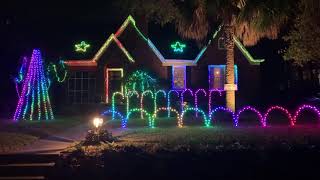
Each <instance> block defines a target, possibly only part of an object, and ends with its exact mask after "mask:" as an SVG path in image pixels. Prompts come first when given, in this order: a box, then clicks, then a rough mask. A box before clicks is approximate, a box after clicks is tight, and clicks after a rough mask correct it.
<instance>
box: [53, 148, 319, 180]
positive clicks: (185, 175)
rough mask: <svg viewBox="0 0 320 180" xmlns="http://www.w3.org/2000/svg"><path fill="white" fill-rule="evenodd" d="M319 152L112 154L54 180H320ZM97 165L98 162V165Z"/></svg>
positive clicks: (63, 168)
mask: <svg viewBox="0 0 320 180" xmlns="http://www.w3.org/2000/svg"><path fill="white" fill-rule="evenodd" d="M319 154H320V153H319V152H311V151H309V152H302V151H301V152H284V151H273V152H272V151H269V152H251V151H243V152H239V151H238V152H232V151H230V152H215V153H210V152H207V153H202V154H193V153H191V152H189V153H167V152H162V153H158V154H156V155H147V154H144V153H141V152H135V153H121V152H109V153H105V154H104V155H103V156H101V157H100V158H101V159H98V160H97V159H94V158H93V159H85V160H83V162H82V163H81V166H79V167H72V168H71V167H70V166H69V165H70V164H72V162H70V161H72V159H67V161H65V162H60V163H58V164H57V171H58V172H57V173H55V174H53V177H52V179H177V178H178V179H208V178H210V179H319V178H320V175H319V162H320V161H319V160H320V156H319ZM97 162H99V163H98V164H97Z"/></svg>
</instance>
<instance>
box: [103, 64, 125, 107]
mask: <svg viewBox="0 0 320 180" xmlns="http://www.w3.org/2000/svg"><path fill="white" fill-rule="evenodd" d="M122 78H123V69H122V68H106V76H105V93H106V103H110V101H111V98H112V94H113V93H114V92H121V93H123V84H122Z"/></svg>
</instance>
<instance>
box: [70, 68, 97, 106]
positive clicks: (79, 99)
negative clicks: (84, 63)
mask: <svg viewBox="0 0 320 180" xmlns="http://www.w3.org/2000/svg"><path fill="white" fill-rule="evenodd" d="M95 90H96V78H95V75H94V73H92V72H86V71H83V72H71V73H70V77H69V79H68V101H69V102H70V103H72V104H89V103H93V102H94V99H95V94H96V93H95Z"/></svg>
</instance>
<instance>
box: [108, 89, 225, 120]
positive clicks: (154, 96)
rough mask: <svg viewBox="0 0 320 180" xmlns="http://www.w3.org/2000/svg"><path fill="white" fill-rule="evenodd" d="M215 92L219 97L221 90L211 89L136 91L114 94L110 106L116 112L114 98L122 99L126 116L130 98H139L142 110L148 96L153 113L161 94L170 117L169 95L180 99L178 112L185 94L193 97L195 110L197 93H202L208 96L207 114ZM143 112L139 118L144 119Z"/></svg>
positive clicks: (182, 107) (182, 106)
mask: <svg viewBox="0 0 320 180" xmlns="http://www.w3.org/2000/svg"><path fill="white" fill-rule="evenodd" d="M214 92H216V93H218V95H219V96H221V95H222V93H221V92H222V91H221V90H218V89H211V90H208V92H207V91H206V90H204V89H198V90H196V91H195V92H193V91H192V90H191V89H184V90H181V93H179V91H177V90H170V91H168V92H166V91H164V90H158V91H156V92H154V93H153V92H152V91H151V90H146V91H144V92H142V93H141V94H140V95H139V93H138V92H137V91H129V92H128V93H126V94H123V93H121V92H115V93H113V95H112V102H111V106H112V111H114V112H115V111H116V107H115V106H116V103H115V97H116V96H120V97H121V98H122V99H126V113H127V114H128V113H129V110H130V98H131V97H132V96H136V97H137V98H139V97H140V109H144V107H143V105H144V104H143V99H144V97H145V96H147V95H149V96H150V97H151V98H152V99H153V104H154V105H153V107H154V110H153V113H154V112H155V111H156V110H157V109H158V108H157V107H158V105H157V99H158V97H159V95H160V94H161V95H162V96H163V98H166V100H167V107H166V108H167V113H168V117H170V114H171V111H170V110H169V109H170V108H171V101H170V98H171V96H172V95H171V94H172V93H173V94H175V95H176V96H177V97H179V98H180V112H182V111H183V109H184V95H185V93H189V94H190V95H191V96H193V97H194V106H195V108H196V109H198V95H199V93H202V94H203V96H207V95H208V109H209V112H208V113H209V114H210V112H211V109H212V107H211V105H212V98H211V96H212V94H213V93H214ZM143 114H144V113H143V111H141V118H143V117H144V115H143ZM196 116H198V113H196ZM114 117H115V114H114V113H113V115H112V119H114Z"/></svg>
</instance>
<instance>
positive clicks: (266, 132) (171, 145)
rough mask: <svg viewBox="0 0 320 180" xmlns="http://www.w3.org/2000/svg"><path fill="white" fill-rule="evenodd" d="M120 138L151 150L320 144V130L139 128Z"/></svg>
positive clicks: (291, 147)
mask: <svg viewBox="0 0 320 180" xmlns="http://www.w3.org/2000/svg"><path fill="white" fill-rule="evenodd" d="M119 138H120V142H119V143H117V144H119V145H120V146H136V147H144V148H145V149H148V150H150V151H158V150H169V151H175V150H178V149H179V148H183V149H190V150H194V151H203V150H204V151H223V150H270V149H278V148H281V149H284V150H294V149H300V148H305V149H313V148H317V149H319V148H320V131H319V129H318V127H315V126H299V127H298V126H297V127H294V128H292V127H285V126H282V127H280V126H279V127H267V128H261V127H239V128H234V127H225V126H218V127H210V128H206V127H191V126H189V127H184V128H175V127H171V128H154V129H149V128H138V129H129V130H126V131H123V133H122V134H121V135H120V136H119Z"/></svg>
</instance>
